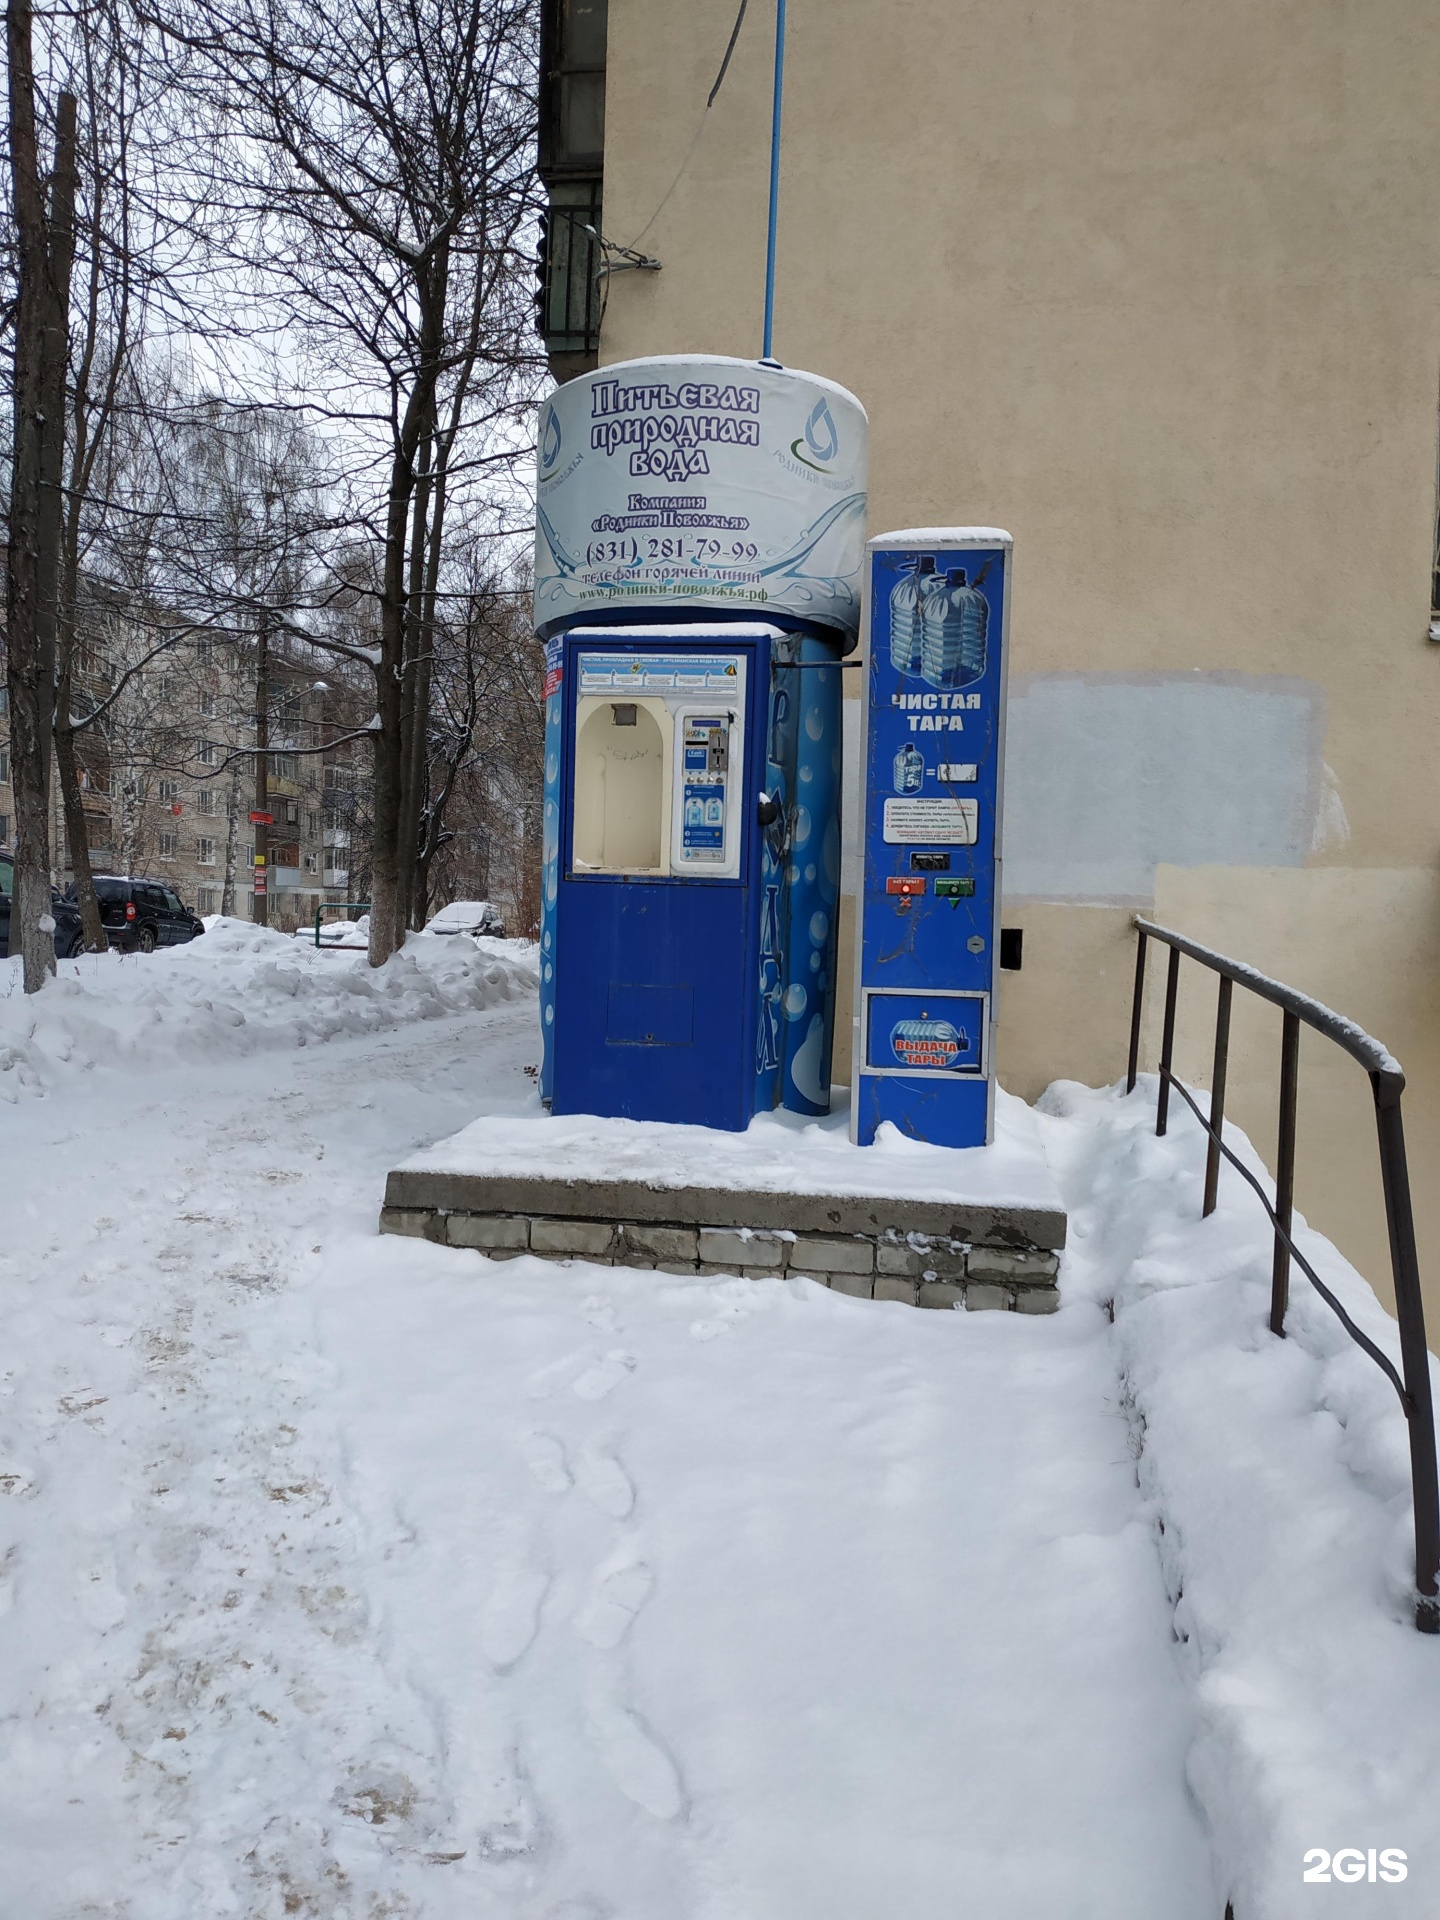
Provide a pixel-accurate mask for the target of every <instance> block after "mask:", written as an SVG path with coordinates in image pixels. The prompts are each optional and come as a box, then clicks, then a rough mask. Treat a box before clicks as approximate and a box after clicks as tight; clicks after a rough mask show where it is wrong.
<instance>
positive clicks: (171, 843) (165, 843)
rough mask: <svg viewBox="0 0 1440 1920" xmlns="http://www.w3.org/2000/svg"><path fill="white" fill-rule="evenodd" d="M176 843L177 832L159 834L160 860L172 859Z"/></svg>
mask: <svg viewBox="0 0 1440 1920" xmlns="http://www.w3.org/2000/svg"><path fill="white" fill-rule="evenodd" d="M178 843H179V836H178V835H177V834H173V833H162V834H161V836H160V858H161V859H162V860H173V859H174V858H175V854H176V851H177V848H178Z"/></svg>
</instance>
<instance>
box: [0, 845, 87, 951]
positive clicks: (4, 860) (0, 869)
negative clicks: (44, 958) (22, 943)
mask: <svg viewBox="0 0 1440 1920" xmlns="http://www.w3.org/2000/svg"><path fill="white" fill-rule="evenodd" d="M14 892H15V862H14V861H13V860H12V859H11V857H10V855H9V854H8V853H0V959H4V958H5V956H6V955H7V954H8V953H9V951H10V903H11V900H12V898H13V896H14ZM50 901H51V905H50V912H51V914H52V916H53V918H54V921H55V958H56V959H57V960H73V959H74V957H75V955H76V954H77V953H83V952H84V951H85V933H84V929H83V928H82V927H81V925H80V909H79V907H77V906H75V905H74V904H73V903H72V902H71V901H69V900H67V899H66V898H65V897H64V895H63V894H61V893H60V892H59V891H58V890H57V889H56V888H54V887H52V888H51V889H50Z"/></svg>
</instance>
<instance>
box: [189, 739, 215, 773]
mask: <svg viewBox="0 0 1440 1920" xmlns="http://www.w3.org/2000/svg"><path fill="white" fill-rule="evenodd" d="M195 758H196V759H197V760H198V761H199V762H200V764H201V766H202V767H213V766H215V765H217V764H218V762H219V759H220V749H219V748H218V747H217V746H216V744H215V742H214V741H213V740H200V741H197V742H196V746H195Z"/></svg>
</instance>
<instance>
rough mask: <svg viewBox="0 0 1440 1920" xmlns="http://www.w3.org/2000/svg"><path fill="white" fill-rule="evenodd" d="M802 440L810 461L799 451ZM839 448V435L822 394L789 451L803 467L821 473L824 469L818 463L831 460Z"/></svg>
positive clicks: (791, 443)
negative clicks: (811, 468) (811, 456)
mask: <svg viewBox="0 0 1440 1920" xmlns="http://www.w3.org/2000/svg"><path fill="white" fill-rule="evenodd" d="M802 440H803V441H804V443H805V445H806V446H807V447H808V448H809V449H810V453H811V454H812V455H813V456H814V457H813V458H812V459H807V458H806V456H805V455H804V454H803V453H802V452H801V451H800V443H801V441H802ZM839 447H840V435H839V433H838V432H837V431H836V428H835V419H834V416H833V415H832V413H831V412H830V405H829V402H828V401H827V400H826V398H825V396H824V394H823V393H822V394H821V396H820V398H819V399H818V400H817V401H816V402H815V405H814V406H813V407H812V408H811V410H810V418H809V419H808V420H807V421H806V422H805V431H804V433H803V434H800V435H798V436H797V437H796V438H795V439H794V440H792V441H791V442H790V451H791V453H792V454H793V455H794V456H795V458H796V459H797V460H799V461H801V462H802V463H803V464H804V465H805V466H807V467H813V468H814V469H815V471H816V473H823V472H824V471H825V468H824V466H822V465H821V464H820V463H821V462H822V461H830V460H833V459H834V458H835V455H836V453H837V452H838V451H839Z"/></svg>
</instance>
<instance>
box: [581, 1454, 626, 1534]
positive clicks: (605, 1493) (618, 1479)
mask: <svg viewBox="0 0 1440 1920" xmlns="http://www.w3.org/2000/svg"><path fill="white" fill-rule="evenodd" d="M575 1477H576V1478H577V1480H578V1481H579V1482H580V1491H581V1492H582V1493H583V1494H584V1495H585V1497H586V1499H588V1500H593V1501H594V1503H595V1505H596V1506H597V1507H598V1508H599V1509H600V1511H601V1512H602V1513H608V1514H609V1516H610V1518H611V1519H612V1520H624V1519H626V1518H628V1516H629V1514H630V1511H631V1509H632V1508H633V1507H634V1505H635V1489H634V1487H633V1486H632V1485H631V1484H630V1476H629V1474H628V1473H626V1471H625V1469H624V1467H622V1466H621V1464H620V1462H619V1461H618V1460H617V1459H616V1458H615V1456H614V1454H613V1453H582V1454H581V1456H580V1459H579V1461H578V1462H577V1464H576V1468H575Z"/></svg>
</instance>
